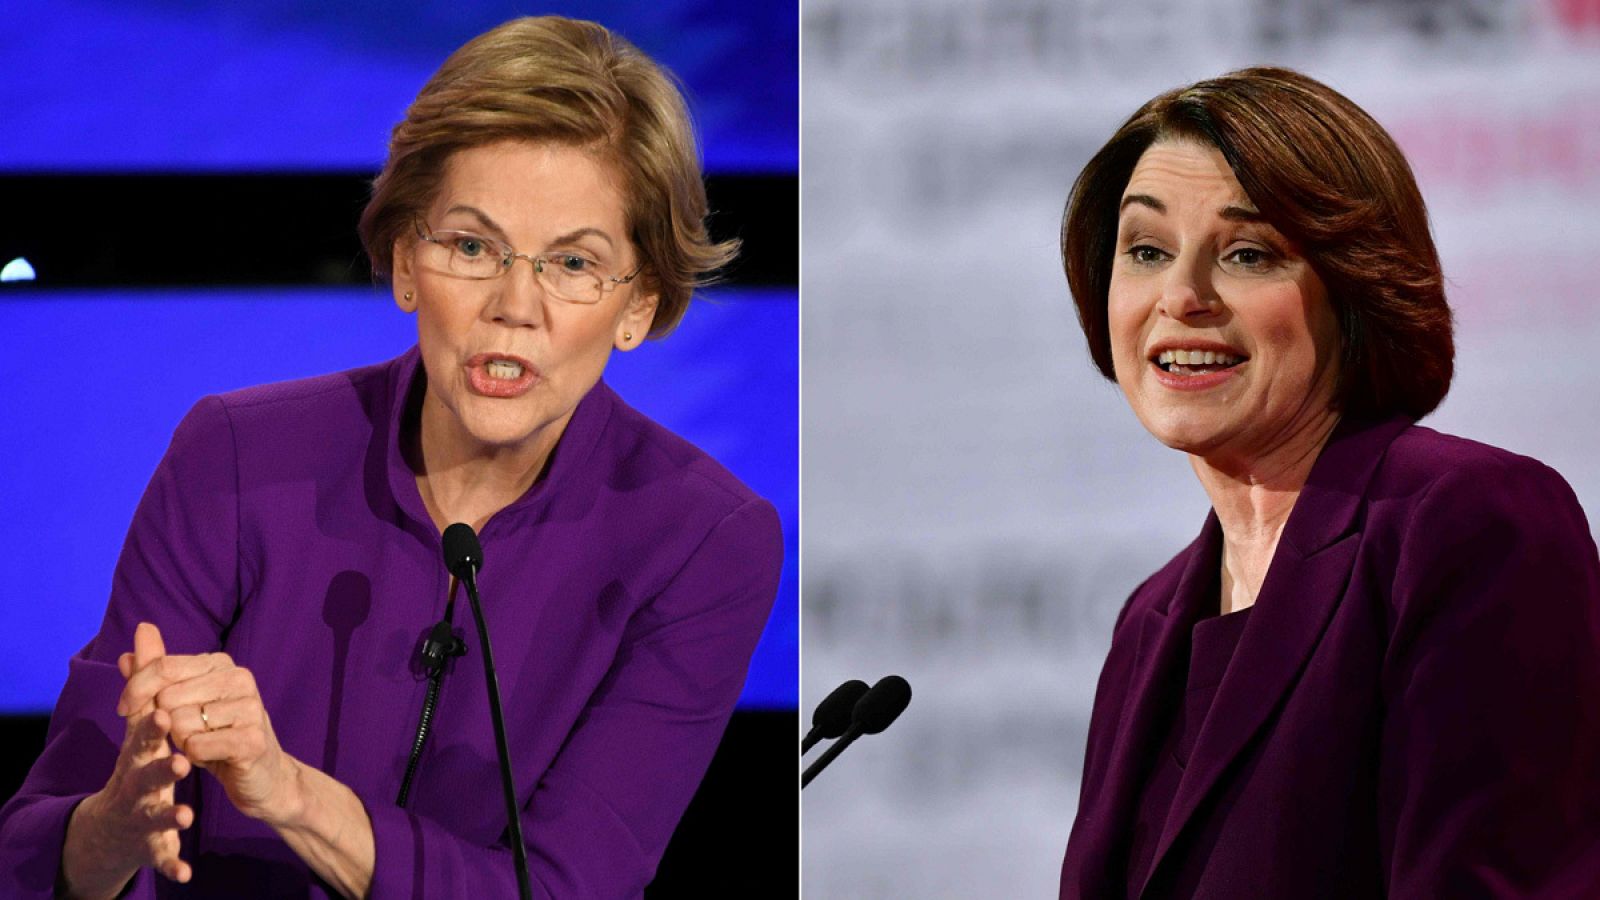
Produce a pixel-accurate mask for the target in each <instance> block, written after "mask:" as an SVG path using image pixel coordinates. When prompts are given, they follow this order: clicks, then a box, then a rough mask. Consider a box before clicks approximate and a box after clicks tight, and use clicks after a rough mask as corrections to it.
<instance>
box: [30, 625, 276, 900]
mask: <svg viewBox="0 0 1600 900" xmlns="http://www.w3.org/2000/svg"><path fill="white" fill-rule="evenodd" d="M133 644H134V650H133V652H132V653H124V654H122V656H121V657H120V658H119V659H118V660H117V667H118V669H119V670H120V671H121V672H122V675H123V677H124V678H126V679H127V684H126V685H125V686H124V688H123V691H122V696H121V697H120V698H119V700H118V702H117V714H118V715H120V716H122V717H123V718H124V719H125V720H126V723H127V727H126V737H125V738H124V740H123V744H122V750H121V752H120V753H119V755H118V757H117V763H116V766H115V768H114V769H113V771H112V774H111V778H110V779H109V780H108V781H107V783H106V786H105V787H104V788H103V789H101V790H100V791H99V792H98V793H96V794H94V795H92V796H90V797H88V798H86V799H85V800H84V802H83V803H82V804H80V805H79V811H78V812H77V813H75V814H74V816H75V818H77V817H78V816H80V815H81V816H86V817H87V819H88V821H86V822H85V823H84V824H85V825H86V826H87V828H88V832H89V834H87V835H85V837H86V838H89V840H88V841H87V846H84V845H83V844H79V845H78V849H79V850H80V851H82V852H83V854H84V855H85V856H88V857H89V858H87V859H83V858H80V859H78V860H73V859H71V858H70V857H71V856H72V855H73V854H72V853H71V850H72V847H71V845H72V844H73V842H72V841H69V842H68V844H69V847H68V852H67V853H66V855H64V857H63V860H62V864H63V874H64V875H66V876H67V880H68V882H69V884H68V887H73V886H74V885H73V884H72V883H73V882H78V881H83V880H87V881H88V882H95V881H98V880H99V879H95V878H92V877H91V878H88V879H79V878H74V877H73V876H74V875H75V874H83V875H91V874H92V873H94V872H95V871H96V870H101V869H104V870H106V875H107V876H113V875H114V873H115V872H117V871H121V870H127V869H137V868H139V867H142V866H153V867H155V869H156V870H157V871H159V872H160V873H161V874H163V875H165V876H166V877H168V878H170V879H172V880H174V881H180V882H182V881H188V880H189V879H190V877H192V875H193V871H192V869H191V868H190V866H189V864H188V863H187V862H185V861H183V860H182V859H180V858H179V857H178V831H179V830H181V829H184V828H188V827H189V826H190V825H191V824H193V822H194V810H193V809H192V808H190V807H189V806H188V805H186V804H179V803H176V801H175V793H174V790H173V787H174V785H175V784H177V782H179V781H181V780H183V778H184V777H186V776H187V775H188V774H189V771H190V766H191V764H192V765H194V766H199V767H201V768H204V769H206V770H207V771H209V772H211V774H212V775H214V776H216V778H217V781H218V782H220V783H221V784H222V787H223V790H224V791H226V792H227V795H228V799H230V800H232V801H233V805H234V806H236V807H238V809H239V811H240V812H242V813H244V814H245V815H247V816H250V817H251V818H255V819H261V820H263V821H267V822H268V823H269V824H270V823H276V822H280V821H284V820H286V819H287V818H288V817H290V816H291V815H293V812H294V805H295V803H297V802H298V798H297V796H296V779H297V775H296V771H297V770H296V766H297V765H298V764H297V763H296V762H295V760H294V759H293V758H292V757H290V756H289V754H287V753H285V752H284V751H283V749H282V748H281V747H280V746H279V745H278V739H277V736H276V735H274V734H273V731H272V722H271V720H270V719H269V718H268V716H267V711H266V708H265V707H264V706H263V705H262V703H261V694H260V691H258V690H257V688H256V683H255V679H254V677H253V676H251V674H250V671H249V670H248V669H244V668H240V667H239V666H236V665H234V662H233V660H232V658H230V657H229V656H228V655H227V654H226V653H207V654H202V655H199V656H169V655H167V653H166V648H165V646H164V644H163V642H162V640H161V632H160V630H158V629H157V628H156V626H154V625H152V624H150V623H147V622H142V623H140V624H139V626H138V628H137V629H136V630H135V632H134V637H133ZM174 748H176V750H174ZM75 862H76V863H77V864H78V865H76V866H75V865H74V863H75ZM127 877H128V876H127V875H123V876H122V879H121V881H118V882H117V885H116V889H120V887H121V884H122V883H125V882H126V878H127ZM111 880H116V879H115V878H114V877H111ZM82 886H83V887H85V888H89V889H88V890H87V891H86V893H90V894H94V893H99V891H98V890H95V889H93V888H90V887H89V885H88V884H84V885H82ZM74 893H76V891H74Z"/></svg>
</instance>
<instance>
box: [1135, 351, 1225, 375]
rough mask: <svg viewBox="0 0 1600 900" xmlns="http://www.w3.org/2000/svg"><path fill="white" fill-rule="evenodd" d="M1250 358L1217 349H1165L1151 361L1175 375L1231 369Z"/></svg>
mask: <svg viewBox="0 0 1600 900" xmlns="http://www.w3.org/2000/svg"><path fill="white" fill-rule="evenodd" d="M1248 358H1249V357H1246V356H1240V355H1238V354H1234V353H1225V352H1218V351H1215V350H1163V351H1161V352H1160V353H1159V354H1157V355H1156V357H1155V358H1154V359H1152V360H1151V362H1153V363H1155V364H1156V366H1157V367H1158V368H1160V369H1161V371H1163V372H1168V373H1171V374H1173V375H1208V374H1211V373H1213V372H1222V371H1224V370H1227V369H1231V368H1233V367H1234V366H1237V365H1239V364H1240V363H1242V362H1244V361H1245V360H1246V359H1248Z"/></svg>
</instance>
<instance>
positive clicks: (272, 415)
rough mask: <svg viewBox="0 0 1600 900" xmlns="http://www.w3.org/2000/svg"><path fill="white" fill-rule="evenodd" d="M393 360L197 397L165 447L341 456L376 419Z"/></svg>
mask: <svg viewBox="0 0 1600 900" xmlns="http://www.w3.org/2000/svg"><path fill="white" fill-rule="evenodd" d="M400 362H401V360H392V361H390V362H386V363H379V364H377V365H371V366H364V367H361V368H357V369H349V370H346V371H343V372H335V373H332V374H328V375H318V376H315V377H311V378H301V379H296V380H293V381H283V382H277V383H274V384H264V385H257V386H254V387H247V388H241V389H239V390H234V391H228V392H225V393H221V394H212V395H209V396H206V397H202V398H201V399H200V400H199V401H198V402H196V403H195V405H194V406H193V407H192V408H191V409H190V410H189V412H188V413H187V414H186V415H185V416H184V419H183V421H182V422H181V423H179V425H178V428H177V431H176V432H175V434H174V436H173V446H174V448H175V449H180V448H183V447H189V446H192V445H195V444H198V445H199V447H200V448H201V449H206V450H214V449H221V448H224V447H226V449H227V450H228V451H229V452H230V453H233V454H235V455H236V456H254V457H257V458H258V459H263V460H277V461H278V462H279V463H290V462H292V461H293V460H294V459H319V458H321V457H323V456H325V455H326V454H327V453H329V452H335V453H339V454H340V455H343V450H344V449H346V448H349V447H351V446H353V445H354V446H365V444H366V441H367V439H368V437H369V436H370V435H371V434H372V432H373V431H374V429H376V428H379V427H382V426H383V425H384V419H385V418H386V417H387V415H388V411H389V404H390V393H391V387H392V379H393V378H395V377H398V364H399V363H400Z"/></svg>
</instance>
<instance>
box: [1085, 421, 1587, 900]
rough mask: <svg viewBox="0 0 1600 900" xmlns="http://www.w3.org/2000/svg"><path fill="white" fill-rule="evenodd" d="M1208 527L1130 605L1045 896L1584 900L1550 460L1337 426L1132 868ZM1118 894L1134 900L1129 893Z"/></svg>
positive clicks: (1565, 513) (1564, 522) (1565, 607)
mask: <svg viewBox="0 0 1600 900" xmlns="http://www.w3.org/2000/svg"><path fill="white" fill-rule="evenodd" d="M1221 547H1222V531H1221V528H1220V526H1219V525H1218V523H1217V518H1216V515H1215V514H1212V515H1211V516H1210V517H1208V519H1207V520H1206V525H1205V528H1204V530H1203V531H1202V532H1201V534H1200V537H1199V538H1198V539H1196V540H1195V542H1194V543H1193V544H1191V545H1190V546H1189V547H1188V548H1187V549H1186V550H1184V551H1183V552H1182V553H1180V554H1178V555H1177V556H1176V557H1175V558H1174V559H1173V560H1172V561H1171V562H1170V563H1168V564H1167V565H1166V567H1164V568H1163V569H1161V571H1159V572H1157V573H1156V574H1155V575H1153V576H1152V577H1151V578H1150V579H1149V580H1148V581H1146V582H1145V583H1144V584H1143V585H1141V586H1140V587H1139V588H1138V589H1137V590H1136V591H1134V593H1133V596H1132V597H1131V598H1130V599H1129V601H1128V604H1127V606H1126V607H1125V608H1124V609H1123V611H1122V614H1121V616H1120V617H1119V618H1118V619H1117V625H1116V629H1115V631H1114V632H1113V635H1112V640H1111V651H1110V653H1109V655H1108V656H1107V657H1106V663H1105V668H1104V669H1103V671H1102V673H1101V676H1100V683H1099V687H1098V690H1097V692H1096V695H1095V701H1094V711H1093V715H1092V717H1091V719H1090V723H1089V741H1088V750H1087V754H1086V756H1085V759H1084V772H1083V789H1082V793H1081V795H1080V800H1079V806H1078V816H1077V820H1076V821H1075V822H1074V823H1073V827H1072V836H1071V838H1070V840H1069V841H1068V843H1067V853H1066V859H1065V861H1064V863H1063V865H1062V871H1061V896H1062V897H1063V898H1068V897H1072V898H1077V897H1082V898H1107V897H1123V896H1142V897H1146V898H1151V897H1195V898H1230V900H1231V898H1240V897H1250V898H1258V897H1260V898H1295V900H1301V898H1310V897H1339V898H1351V897H1382V896H1391V897H1408V898H1409V897H1419V898H1421V897H1427V898H1434V897H1439V898H1469V897H1600V557H1597V554H1596V550H1595V543H1594V539H1593V537H1592V536H1591V535H1590V532H1589V526H1588V523H1587V522H1586V521H1585V519H1584V515H1583V510H1582V509H1581V508H1580V507H1579V506H1578V502H1577V499H1576V498H1575V497H1574V496H1573V493H1572V490H1571V489H1570V488H1569V487H1568V486H1567V484H1566V482H1565V481H1563V480H1562V479H1561V476H1559V475H1557V474H1556V473H1555V472H1554V471H1552V470H1551V469H1549V468H1547V467H1545V466H1544V465H1542V464H1540V463H1538V462H1536V461H1534V460H1531V459H1528V458H1526V457H1522V456H1517V455H1515V454H1512V453H1508V452H1506V451H1503V450H1497V449H1495V448H1493V447H1487V446H1485V445H1482V444H1477V443H1474V442H1471V441H1466V440H1462V439H1460V438H1455V437H1450V436H1448V435H1443V434H1439V433H1438V432H1435V431H1432V430H1430V429H1427V428H1421V427H1417V426H1414V425H1412V424H1411V423H1410V422H1408V421H1405V420H1391V421H1389V422H1384V423H1380V424H1375V425H1374V424H1370V423H1369V424H1353V423H1345V424H1342V425H1341V426H1340V427H1339V429H1338V430H1337V431H1336V432H1335V434H1334V436H1333V437H1332V438H1331V439H1330V441H1329V443H1328V445H1327V446H1326V447H1325V448H1324V449H1323V451H1322V455H1321V456H1320V457H1319V458H1318V460H1317V462H1316V465H1315V467H1314V468H1313V469H1312V472H1311V475H1310V478H1309V479H1308V481H1307V483H1306V486H1305V489H1304V490H1303V491H1302V492H1301V494H1300V497H1299V500H1298V501H1297V502H1296V504H1295V507H1294V511H1293V513H1292V514H1291V515H1290V517H1289V520H1288V522H1287V524H1286V525H1285V526H1284V530H1283V536H1282V538H1281V539H1280V540H1279V543H1278V548H1277V551H1276V553H1275V555H1274V556H1273V560H1272V565H1271V568H1270V569H1269V570H1268V572H1267V577H1266V581H1265V582H1264V583H1263V584H1262V587H1261V593H1260V596H1259V597H1258V598H1257V600H1256V605H1255V607H1254V608H1253V609H1252V610H1251V612H1250V619H1249V620H1248V622H1247V623H1246V626H1245V630H1244V634H1243V636H1242V637H1241V638H1240V641H1239V645H1238V649H1237V650H1236V651H1235V655H1234V657H1233V660H1232V662H1231V664H1230V665H1229V667H1228V671H1227V675H1226V676H1225V677H1224V679H1223V681H1222V684H1221V686H1220V687H1219V688H1218V689H1217V693H1216V698H1215V700H1214V701H1213V705H1212V707H1211V711H1210V713H1209V715H1208V716H1207V718H1206V720H1205V722H1204V725H1203V726H1202V727H1201V728H1200V732H1199V735H1198V736H1197V738H1196V739H1195V744H1194V749H1193V752H1192V754H1191V756H1190V760H1189V765H1188V767H1187V769H1186V770H1185V772H1184V774H1183V780H1182V782H1181V783H1180V785H1179V788H1178V792H1177V795H1176V797H1175V798H1174V800H1173V804H1172V810H1171V813H1170V815H1169V817H1168V820H1167V824H1166V827H1165V829H1164V830H1163V832H1162V834H1161V837H1160V840H1159V843H1158V844H1157V846H1156V857H1155V862H1154V864H1153V867H1152V870H1151V873H1150V876H1149V878H1148V879H1147V880H1146V881H1145V883H1144V884H1143V885H1142V886H1139V885H1134V886H1129V885H1127V884H1126V883H1125V879H1126V874H1125V867H1126V857H1125V855H1124V854H1125V852H1126V847H1127V833H1128V829H1129V827H1130V823H1131V821H1132V817H1133V814H1134V811H1135V809H1136V804H1137V803H1138V802H1139V789H1140V787H1141V786H1142V784H1143V781H1144V778H1145V776H1146V772H1147V770H1148V766H1149V764H1150V762H1151V760H1152V758H1153V754H1154V753H1156V752H1158V751H1159V743H1160V738H1161V734H1162V731H1161V729H1162V726H1163V725H1164V724H1165V723H1164V717H1165V716H1166V715H1168V713H1167V712H1165V711H1164V709H1165V707H1166V704H1167V703H1168V702H1169V700H1170V698H1168V697H1166V696H1164V693H1165V690H1164V689H1166V688H1169V687H1170V686H1171V685H1172V683H1173V679H1174V678H1175V677H1179V678H1181V671H1178V670H1177V667H1178V666H1180V665H1181V664H1182V661H1183V659H1184V657H1185V648H1186V645H1187V643H1188V641H1189V637H1190V635H1189V633H1188V629H1187V628H1185V627H1179V626H1178V625H1177V624H1176V623H1175V620H1176V619H1177V618H1178V617H1177V616H1169V615H1168V613H1169V611H1172V610H1177V609H1180V608H1182V604H1184V603H1185V602H1187V601H1193V600H1194V599H1195V597H1196V595H1197V593H1198V592H1214V590H1215V582H1216V580H1217V579H1218V578H1219V571H1220V570H1219V565H1220V559H1221ZM1130 887H1131V888H1134V889H1130Z"/></svg>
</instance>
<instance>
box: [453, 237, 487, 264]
mask: <svg viewBox="0 0 1600 900" xmlns="http://www.w3.org/2000/svg"><path fill="white" fill-rule="evenodd" d="M452 249H454V250H455V251H456V252H457V253H459V254H461V255H462V256H465V257H467V258H468V259H473V258H476V257H479V256H482V255H483V254H484V253H485V252H487V251H488V249H489V246H488V244H486V243H485V242H484V240H483V238H480V237H474V236H473V235H470V234H469V235H463V236H461V237H458V238H456V239H455V241H454V245H453V247H452Z"/></svg>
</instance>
